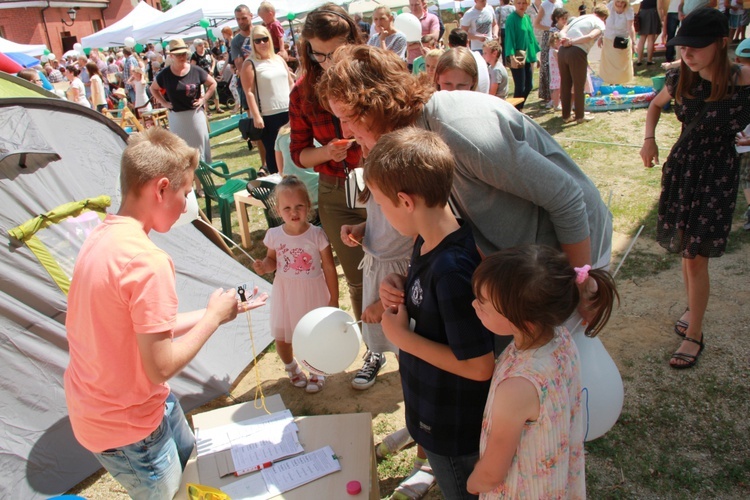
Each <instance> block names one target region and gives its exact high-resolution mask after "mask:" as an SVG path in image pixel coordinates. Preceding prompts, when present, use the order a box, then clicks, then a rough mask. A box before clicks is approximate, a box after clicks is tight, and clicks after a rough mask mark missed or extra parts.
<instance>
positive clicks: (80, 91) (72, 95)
mask: <svg viewBox="0 0 750 500" xmlns="http://www.w3.org/2000/svg"><path fill="white" fill-rule="evenodd" d="M80 74H81V70H80V69H78V67H76V66H75V65H73V64H71V65H70V66H67V67H66V68H65V78H67V79H68V81H69V82H70V87H69V88H68V90H67V92H66V94H65V95H66V96H67V97H68V100H69V101H73V102H77V103H78V104H80V105H81V106H86V107H87V108H89V109H91V103H90V102H89V100H88V99H86V87H84V86H83V82H82V81H81V79H80V78H78V75H80Z"/></svg>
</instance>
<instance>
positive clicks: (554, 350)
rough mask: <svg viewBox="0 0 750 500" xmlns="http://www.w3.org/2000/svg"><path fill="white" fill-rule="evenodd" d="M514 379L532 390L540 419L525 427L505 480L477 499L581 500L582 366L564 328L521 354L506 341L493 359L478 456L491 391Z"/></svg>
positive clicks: (488, 424)
mask: <svg viewBox="0 0 750 500" xmlns="http://www.w3.org/2000/svg"><path fill="white" fill-rule="evenodd" d="M518 377H520V378H524V379H526V380H528V381H529V382H531V383H532V384H533V385H534V387H536V390H537V393H538V395H539V418H538V419H537V420H536V421H535V422H526V423H525V424H524V426H523V430H522V431H521V441H520V443H519V444H518V449H517V450H516V455H515V456H514V457H513V461H512V462H511V465H510V469H508V475H507V476H506V477H505V481H503V482H502V483H500V485H499V486H498V487H497V488H495V489H494V490H493V491H491V492H489V493H482V494H481V495H480V497H479V498H480V499H481V500H491V499H500V498H508V499H511V498H512V499H533V500H539V499H547V498H566V499H575V500H577V499H580V500H583V499H585V498H586V478H585V467H584V455H583V439H584V425H583V414H582V412H581V365H580V360H579V357H578V348H577V347H576V345H575V342H573V338H572V337H571V335H570V333H568V330H567V329H565V328H564V327H559V328H557V329H556V330H555V335H554V337H553V338H552V340H550V341H549V342H547V343H546V344H545V345H543V346H541V347H538V348H535V349H526V350H520V349H517V348H516V346H515V344H514V343H513V342H511V344H510V345H509V346H508V347H507V348H506V349H505V350H504V351H503V353H502V354H501V355H500V357H498V359H497V364H496V366H495V372H494V373H493V375H492V383H491V385H490V392H489V395H488V396H487V404H486V406H485V409H484V418H483V420H482V435H481V437H480V439H479V453H480V456H481V455H484V451H485V449H486V448H487V441H488V439H489V435H490V432H491V431H492V407H493V404H494V401H495V391H496V389H497V387H498V385H500V384H501V383H502V382H503V381H505V380H507V379H509V378H518Z"/></svg>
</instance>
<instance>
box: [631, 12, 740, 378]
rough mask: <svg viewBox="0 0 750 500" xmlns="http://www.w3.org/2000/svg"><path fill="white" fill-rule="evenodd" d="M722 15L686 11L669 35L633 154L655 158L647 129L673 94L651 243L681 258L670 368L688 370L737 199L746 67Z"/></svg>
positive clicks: (649, 162) (699, 346) (650, 162)
mask: <svg viewBox="0 0 750 500" xmlns="http://www.w3.org/2000/svg"><path fill="white" fill-rule="evenodd" d="M728 36H729V27H728V25H727V19H726V17H724V15H723V14H721V12H719V11H717V10H716V9H713V8H702V9H697V10H694V11H693V12H691V13H690V14H688V15H687V16H686V17H685V19H684V20H683V21H682V24H681V25H680V30H679V31H678V32H677V36H675V37H674V38H672V39H671V40H670V41H669V42H668V43H667V44H668V45H675V46H679V47H680V48H681V50H682V57H681V63H680V68H679V69H674V70H670V71H669V72H667V78H666V83H665V86H664V89H663V90H662V91H661V92H660V93H659V94H658V95H657V96H656V98H654V100H653V101H651V105H650V106H649V108H648V114H647V115H646V131H645V137H644V141H643V148H642V149H641V158H642V159H643V164H644V165H645V166H646V167H653V166H654V165H655V164H657V163H658V162H659V150H658V148H657V145H656V138H655V130H656V124H657V123H658V122H659V117H660V116H661V110H662V108H663V107H664V106H665V105H666V104H667V103H668V102H669V101H670V100H671V99H672V97H674V98H675V100H676V102H677V104H676V106H675V112H676V114H677V118H678V119H679V120H680V121H681V122H682V124H683V125H682V134H681V135H680V139H679V140H678V141H677V143H676V144H675V145H674V146H673V147H672V151H670V153H669V156H667V161H666V162H665V163H664V168H663V170H662V178H661V185H662V190H661V197H660V198H659V205H658V209H659V211H658V222H657V228H656V231H657V234H656V237H657V241H658V242H659V244H660V245H661V246H663V247H664V248H665V249H667V251H669V252H672V253H679V254H680V255H681V256H682V275H683V280H684V282H685V289H686V292H687V309H686V310H685V312H684V313H683V315H682V316H681V317H680V318H679V319H678V320H677V323H675V327H674V331H675V333H676V334H677V335H678V336H679V337H681V340H680V347H679V348H678V349H677V351H676V352H675V353H674V354H673V355H672V359H670V361H669V365H670V366H671V367H672V368H690V367H692V366H694V365H695V363H696V362H697V361H698V356H699V355H700V354H701V352H702V351H703V347H704V343H703V317H704V314H705V312H706V308H707V306H708V297H709V276H708V259H710V258H715V257H720V256H721V255H723V254H724V250H725V249H726V246H727V237H728V236H729V231H730V230H731V226H732V214H733V213H734V208H735V203H736V201H737V189H738V184H739V166H740V162H739V158H738V156H737V151H736V149H735V147H734V143H735V137H736V134H737V133H738V132H741V131H742V130H743V129H744V128H745V126H746V125H747V124H748V123H750V106H748V102H750V100H749V99H750V67H746V66H745V67H741V66H733V65H732V64H731V63H730V62H729V57H728V55H727V46H728V44H729V38H728Z"/></svg>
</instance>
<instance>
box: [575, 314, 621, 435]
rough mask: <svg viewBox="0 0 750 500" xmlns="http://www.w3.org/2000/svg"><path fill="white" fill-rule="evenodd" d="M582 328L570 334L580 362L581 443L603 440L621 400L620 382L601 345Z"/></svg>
mask: <svg viewBox="0 0 750 500" xmlns="http://www.w3.org/2000/svg"><path fill="white" fill-rule="evenodd" d="M583 331H584V329H583V328H582V327H579V328H576V329H575V331H574V332H573V340H574V341H575V343H576V345H577V346H578V353H579V354H580V359H581V391H582V394H581V406H582V407H583V422H584V425H585V429H584V430H585V440H586V441H592V440H594V439H596V438H599V437H601V436H603V435H604V434H605V433H606V432H607V431H608V430H610V429H611V428H612V426H613V425H615V422H617V419H618V417H619V416H620V412H621V411H622V402H623V399H624V396H625V394H624V390H623V386H622V378H621V377H620V372H619V370H618V369H617V365H615V362H614V361H613V360H612V357H611V356H610V355H609V353H608V352H607V350H606V349H605V348H604V345H603V344H602V341H601V340H599V339H598V338H596V337H595V338H590V337H586V335H584V333H583Z"/></svg>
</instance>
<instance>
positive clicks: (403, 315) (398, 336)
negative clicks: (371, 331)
mask: <svg viewBox="0 0 750 500" xmlns="http://www.w3.org/2000/svg"><path fill="white" fill-rule="evenodd" d="M380 325H381V326H382V327H383V333H385V336H386V337H387V338H388V340H390V341H391V342H393V343H394V344H395V345H396V347H398V348H399V349H402V348H403V347H402V346H403V341H404V339H405V338H406V337H407V336H409V335H413V334H412V333H411V331H410V330H409V314H408V313H407V312H406V306H405V305H403V304H399V305H398V306H395V305H394V306H391V307H386V309H385V311H384V312H383V317H382V319H381V320H380ZM404 350H406V349H404Z"/></svg>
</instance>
